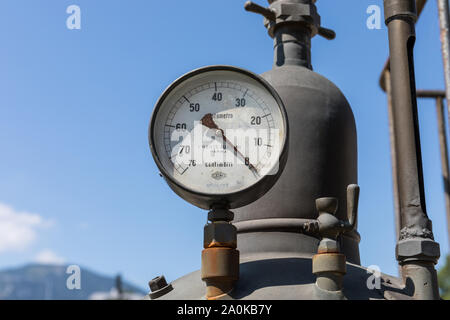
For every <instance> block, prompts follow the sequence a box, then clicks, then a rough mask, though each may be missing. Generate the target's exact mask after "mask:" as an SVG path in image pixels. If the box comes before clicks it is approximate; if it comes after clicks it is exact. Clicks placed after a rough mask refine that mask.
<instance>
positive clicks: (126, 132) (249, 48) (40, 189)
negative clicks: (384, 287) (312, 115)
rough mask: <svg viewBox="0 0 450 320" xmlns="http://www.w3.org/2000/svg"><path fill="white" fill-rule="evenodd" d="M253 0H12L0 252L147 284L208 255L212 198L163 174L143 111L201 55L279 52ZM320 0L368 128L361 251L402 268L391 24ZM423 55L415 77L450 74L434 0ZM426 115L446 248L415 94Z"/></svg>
mask: <svg viewBox="0 0 450 320" xmlns="http://www.w3.org/2000/svg"><path fill="white" fill-rule="evenodd" d="M244 2H245V1H243V0H242V1H238V0H232V1H225V0H197V1H181V0H178V1H159V2H157V4H156V5H155V2H154V1H146V0H134V1H125V0H121V1H119V0H108V1H106V0H97V1H92V0H78V1H75V0H70V1H66V0H59V1H54V0H39V1H31V0H28V1H25V0H5V1H1V2H0V39H1V44H0V46H1V50H0V217H1V216H2V215H3V217H4V219H3V220H4V221H5V219H6V218H5V217H7V218H8V219H9V220H8V221H9V223H8V224H7V223H6V222H4V221H3V222H4V225H3V229H0V230H3V231H5V230H6V231H8V232H9V238H5V236H4V239H1V238H0V239H1V240H0V268H4V267H10V266H16V265H20V264H23V263H27V262H30V261H66V262H72V263H76V264H80V265H83V266H87V267H89V268H92V269H94V270H98V271H102V272H104V273H107V274H111V275H113V274H116V273H118V272H120V273H122V274H123V276H124V277H125V278H127V279H130V280H132V281H133V282H135V283H136V284H138V285H140V286H142V287H146V283H147V281H148V280H150V279H151V278H153V277H154V276H156V275H159V274H165V275H166V278H167V279H168V280H169V281H170V280H173V279H175V278H177V277H179V276H181V275H183V274H186V273H188V272H190V271H193V270H195V269H198V268H199V267H200V252H201V249H202V237H203V234H202V232H203V225H204V223H205V221H206V212H204V211H202V210H200V209H197V208H195V207H193V206H192V205H190V204H188V203H186V202H185V201H184V200H182V199H180V198H178V197H177V196H176V195H175V194H174V193H173V192H172V191H171V190H170V189H169V187H168V186H167V185H166V184H165V183H164V181H163V180H162V179H161V178H160V177H159V175H158V170H157V168H156V166H155V164H154V162H153V159H152V157H151V155H150V152H149V148H148V142H147V127H148V121H149V118H150V115H151V112H152V109H153V105H154V103H155V102H156V100H157V98H158V96H159V95H160V94H161V92H162V91H163V89H164V88H165V87H166V86H167V85H169V84H170V83H171V82H172V81H173V80H174V79H176V78H177V77H178V76H180V75H181V74H184V73H186V72H188V71H189V70H191V69H194V68H197V67H201V66H205V65H211V64H229V65H236V66H239V67H244V68H246V69H249V70H252V71H254V72H256V73H263V72H264V71H267V70H269V69H270V68H271V65H272V57H273V53H272V40H271V39H270V38H269V37H268V36H267V34H266V31H265V29H264V27H263V25H262V19H261V17H259V16H257V15H254V14H251V13H247V12H245V11H244V10H243V4H244ZM259 3H260V4H264V3H265V2H264V1H259ZM72 4H76V5H78V6H80V8H81V14H82V15H81V30H69V29H67V28H66V19H67V17H68V14H67V13H66V8H67V7H68V6H69V5H72ZM317 4H318V8H319V12H320V14H321V16H322V24H323V26H325V27H329V28H333V29H334V30H336V32H337V38H336V40H334V41H327V40H324V39H322V38H320V37H316V38H314V39H313V42H312V48H313V49H312V52H313V61H312V62H313V66H314V70H315V71H316V72H318V73H320V74H322V75H324V76H326V77H328V78H329V79H330V80H332V81H333V82H334V83H336V84H337V85H338V86H339V87H340V88H341V90H342V91H343V92H344V94H345V95H346V96H347V99H348V100H349V102H350V104H351V105H352V108H353V111H354V114H355V118H356V124H357V129H358V151H359V184H360V186H361V198H360V211H359V214H360V218H359V231H360V233H361V235H362V241H361V245H360V250H361V257H362V263H363V264H364V265H366V266H368V265H373V264H376V265H379V266H380V267H381V270H382V271H383V272H386V273H390V274H395V273H396V270H397V267H396V262H395V257H394V246H395V235H394V216H393V202H392V186H391V166H390V154H389V135H388V126H387V107H386V97H385V94H384V93H383V92H382V91H381V89H380V88H379V87H378V77H379V74H380V71H381V69H382V67H383V65H384V62H385V60H386V58H387V56H388V45H387V29H386V27H385V26H384V24H382V28H381V29H380V30H369V29H368V28H367V27H366V19H367V17H368V14H367V13H366V9H367V7H368V6H369V5H372V4H376V5H379V6H382V1H381V0H347V1H334V0H319V1H318V3H317ZM415 60H416V76H417V87H418V88H429V89H442V88H444V83H443V72H442V58H441V55H440V42H439V30H438V19H437V9H436V4H435V1H430V2H429V3H428V5H427V6H426V8H425V11H424V13H423V16H422V17H421V19H420V21H419V23H418V27H417V43H416V50H415ZM419 117H420V118H419V121H420V126H421V139H422V153H423V162H424V175H425V184H426V197H427V198H426V200H427V207H428V214H429V216H430V217H431V218H432V220H433V225H434V233H435V237H436V239H437V240H438V241H439V242H440V244H441V252H442V254H443V255H444V254H446V253H447V252H448V246H447V234H446V220H445V209H444V198H443V186H442V180H441V171H440V170H441V164H440V157H439V146H438V136H437V128H436V111H435V107H434V102H433V101H431V100H430V101H427V100H421V101H419ZM0 228H1V226H0ZM6 231H5V232H6ZM8 232H6V233H7V234H8ZM0 237H1V235H0Z"/></svg>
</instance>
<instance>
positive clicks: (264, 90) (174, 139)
mask: <svg viewBox="0 0 450 320" xmlns="http://www.w3.org/2000/svg"><path fill="white" fill-rule="evenodd" d="M149 139H150V146H151V150H152V153H153V156H154V158H155V161H156V163H157V165H158V167H159V169H160V170H161V173H162V174H163V175H164V177H165V178H166V180H167V181H168V182H169V185H170V186H171V187H172V188H173V189H174V190H175V192H177V193H178V194H179V195H181V196H182V197H184V198H185V199H186V200H188V201H190V202H191V203H193V204H195V205H197V206H200V207H203V208H208V207H209V206H211V204H214V202H215V201H217V202H227V203H228V205H229V206H230V207H236V206H237V205H240V206H241V205H244V204H247V203H249V201H252V199H253V201H254V200H256V199H255V198H257V197H259V196H260V195H261V194H263V193H265V192H266V191H267V190H263V189H264V187H266V188H267V189H268V188H270V187H271V184H273V183H274V181H273V182H272V183H267V181H269V180H274V177H276V176H278V175H279V173H280V172H279V171H280V169H282V168H280V163H282V162H280V156H281V155H283V154H284V153H285V151H286V150H285V149H286V140H287V119H286V113H285V110H284V107H283V104H282V102H281V99H280V98H279V97H278V95H277V94H276V92H275V91H274V90H273V89H272V88H271V87H270V86H269V85H268V84H267V83H266V82H265V81H264V80H263V79H261V78H260V77H259V76H257V75H255V74H253V73H250V72H248V71H245V70H242V69H238V68H234V67H225V66H213V67H206V68H202V69H198V70H195V71H193V72H191V73H188V74H187V75H185V76H183V77H181V78H180V79H178V80H177V81H175V82H174V83H173V84H172V85H171V86H170V87H169V88H168V89H167V90H166V91H165V92H164V94H163V95H162V97H161V98H160V100H159V101H158V103H157V105H156V108H155V110H154V113H153V115H152V120H151V123H150V131H149ZM267 177H272V179H268V178H267ZM264 181H266V183H264ZM258 185H259V188H255V187H256V186H258ZM174 187H175V188H174ZM252 192H253V194H252V195H251V194H248V193H252ZM246 193H247V195H245V194H246ZM199 199H200V200H199Z"/></svg>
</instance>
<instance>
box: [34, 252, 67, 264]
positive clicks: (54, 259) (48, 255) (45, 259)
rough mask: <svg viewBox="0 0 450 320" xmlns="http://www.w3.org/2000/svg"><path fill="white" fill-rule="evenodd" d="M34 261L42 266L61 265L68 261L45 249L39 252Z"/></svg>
mask: <svg viewBox="0 0 450 320" xmlns="http://www.w3.org/2000/svg"><path fill="white" fill-rule="evenodd" d="M34 261H35V262H37V263H40V264H56V265H61V264H64V263H65V262H66V259H64V258H63V257H60V256H58V255H57V254H56V253H54V252H53V251H51V250H50V249H45V250H42V251H41V252H39V253H38V254H37V255H36V257H35V258H34Z"/></svg>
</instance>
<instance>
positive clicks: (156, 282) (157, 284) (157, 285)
mask: <svg viewBox="0 0 450 320" xmlns="http://www.w3.org/2000/svg"><path fill="white" fill-rule="evenodd" d="M148 286H149V287H150V290H151V291H152V292H153V291H157V290H160V289H162V288H164V287H165V286H167V281H166V278H165V277H164V276H158V277H156V278H153V279H152V280H150V281H149V282H148Z"/></svg>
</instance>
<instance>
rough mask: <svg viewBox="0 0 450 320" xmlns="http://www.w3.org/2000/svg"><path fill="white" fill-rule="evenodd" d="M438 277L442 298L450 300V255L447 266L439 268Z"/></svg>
mask: <svg viewBox="0 0 450 320" xmlns="http://www.w3.org/2000/svg"><path fill="white" fill-rule="evenodd" d="M438 278H439V289H441V290H440V291H441V297H442V299H445V300H450V255H448V256H447V260H446V262H445V266H443V267H442V268H441V269H440V270H439V272H438Z"/></svg>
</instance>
